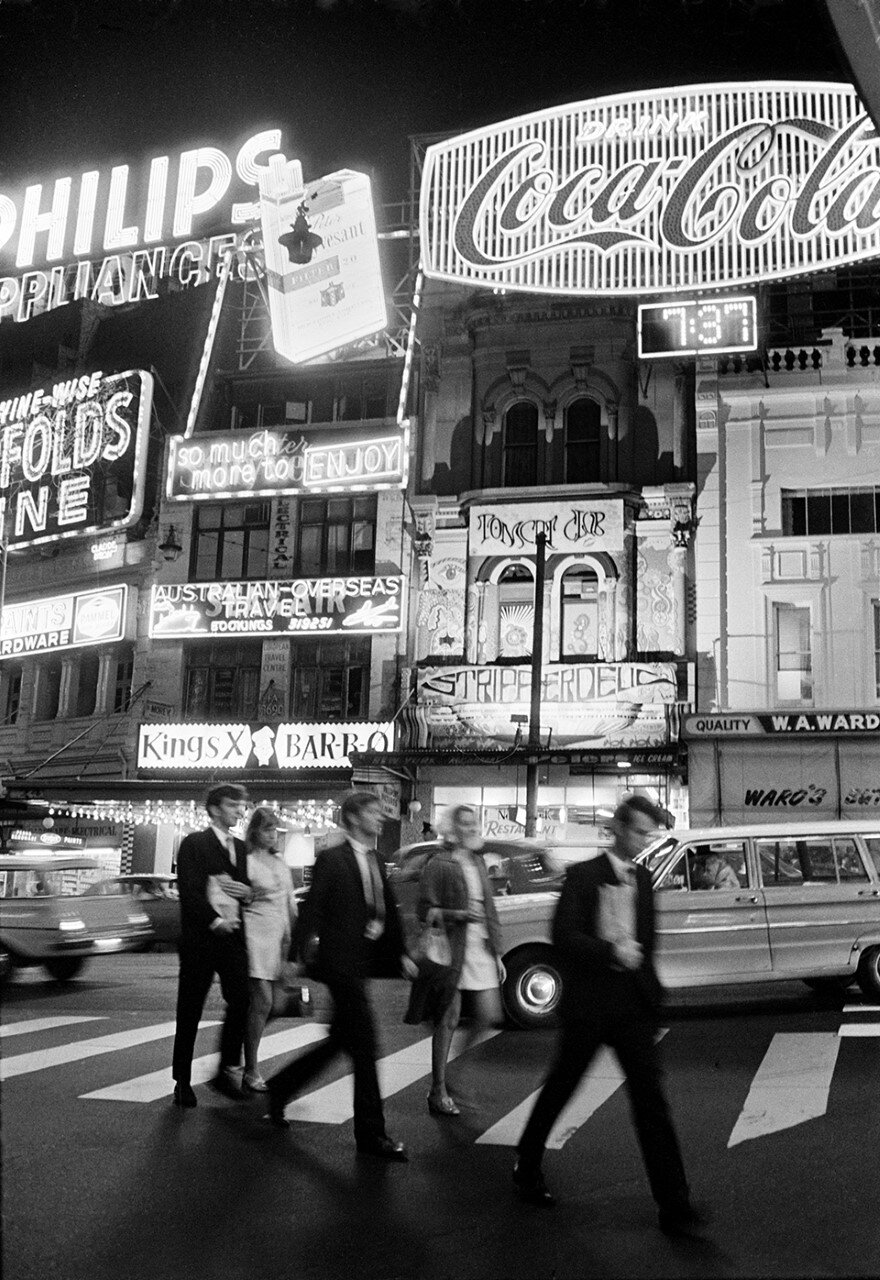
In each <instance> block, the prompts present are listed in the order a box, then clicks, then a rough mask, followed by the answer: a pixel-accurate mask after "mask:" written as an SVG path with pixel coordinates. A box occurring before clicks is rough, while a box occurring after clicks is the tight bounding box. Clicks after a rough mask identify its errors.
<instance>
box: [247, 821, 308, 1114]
mask: <svg viewBox="0 0 880 1280" xmlns="http://www.w3.org/2000/svg"><path fill="white" fill-rule="evenodd" d="M279 829H280V828H279V826H278V817H277V814H276V813H275V811H274V810H273V809H269V808H266V807H262V806H261V807H260V808H257V809H254V811H253V813H252V814H251V819H250V822H249V823H248V827H247V831H246V832H245V836H244V843H245V847H246V848H247V874H248V880H249V881H250V886H251V890H252V891H253V895H254V896H253V898H252V900H251V901H250V902H249V903H248V904H247V905H246V906H245V908H244V936H245V943H246V945H247V955H248V974H249V978H250V1005H249V1007H248V1016H247V1027H246V1030H245V1038H244V1076H243V1077H242V1086H243V1088H244V1090H245V1092H246V1093H265V1092H266V1089H267V1085H266V1082H265V1080H263V1078H262V1076H261V1075H260V1068H259V1061H258V1054H259V1051H260V1040H261V1039H262V1035H263V1031H264V1030H265V1027H266V1022H267V1020H268V1018H269V1015H270V1013H271V1012H272V1009H273V1004H274V1005H277V1004H278V1003H279V1002H280V1001H281V1000H282V999H283V994H284V993H283V990H282V978H283V975H284V969H285V966H286V964H287V958H288V954H289V952H290V939H291V936H292V932H293V925H294V923H295V921H296V898H295V897H294V892H293V876H292V874H291V870H290V867H288V865H287V864H286V862H285V861H284V859H283V858H282V857H281V855H280V854H279V852H278V833H279Z"/></svg>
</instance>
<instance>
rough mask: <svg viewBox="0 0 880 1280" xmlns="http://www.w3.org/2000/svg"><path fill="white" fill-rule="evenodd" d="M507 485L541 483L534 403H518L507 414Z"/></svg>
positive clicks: (505, 456)
mask: <svg viewBox="0 0 880 1280" xmlns="http://www.w3.org/2000/svg"><path fill="white" fill-rule="evenodd" d="M504 483H505V485H509V486H510V487H511V488H519V487H524V486H526V485H535V484H537V483H538V406H537V405H535V404H532V402H531V400H518V401H517V402H516V404H512V405H511V406H510V408H509V409H508V410H507V412H506V413H505V415H504Z"/></svg>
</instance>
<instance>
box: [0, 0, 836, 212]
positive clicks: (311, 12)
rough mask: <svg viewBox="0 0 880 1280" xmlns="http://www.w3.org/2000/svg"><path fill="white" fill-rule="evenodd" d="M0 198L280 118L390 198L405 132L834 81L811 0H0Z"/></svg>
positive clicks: (829, 49)
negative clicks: (609, 98) (683, 93)
mask: <svg viewBox="0 0 880 1280" xmlns="http://www.w3.org/2000/svg"><path fill="white" fill-rule="evenodd" d="M0 52H2V66H3V75H2V84H0V112H2V114H0V119H2V135H0V191H2V190H7V191H9V192H10V193H14V192H18V191H20V189H21V187H22V186H23V185H24V184H25V182H26V181H28V180H31V181H32V180H37V179H43V180H46V179H48V178H51V177H52V176H55V175H58V174H60V173H72V174H73V173H76V172H78V171H81V170H82V169H83V168H85V167H86V166H94V167H97V168H100V169H102V170H104V169H105V168H106V167H107V166H108V165H109V164H111V163H113V162H119V161H121V160H126V161H129V162H130V163H132V164H137V163H138V162H139V161H140V160H142V159H143V158H146V157H147V156H149V155H157V154H161V153H163V152H166V153H171V154H172V155H173V154H174V153H175V152H179V151H180V150H182V149H183V148H184V147H185V146H187V145H192V144H194V143H207V142H214V143H216V144H217V145H219V146H221V147H223V149H224V150H227V152H229V151H231V150H233V144H234V142H235V140H236V139H240V138H242V137H245V136H248V135H250V134H251V133H254V132H256V131H257V129H259V128H261V127H267V126H269V125H277V126H278V127H280V128H281V129H282V132H283V138H284V144H285V150H286V151H287V154H288V155H297V156H299V157H300V158H301V159H302V160H303V164H304V169H305V172H306V176H307V177H308V176H310V175H311V176H316V175H317V174H318V173H325V172H328V171H330V170H331V169H334V168H339V167H341V166H343V165H345V166H348V167H352V168H365V169H367V170H368V171H370V172H371V173H372V175H373V178H374V181H375V182H376V184H377V187H378V191H379V194H380V197H381V199H383V200H385V201H392V200H399V199H402V198H404V197H405V196H406V194H407V183H408V166H409V147H408V143H407V136H408V135H409V134H413V133H431V132H457V131H460V130H463V129H465V128H468V127H473V126H477V125H482V124H488V123H491V122H493V121H496V120H502V119H505V118H506V117H508V116H512V115H516V114H518V113H520V112H522V111H530V110H537V109H540V108H542V107H547V106H552V105H556V104H559V103H564V102H572V101H576V100H578V99H580V98H589V97H593V96H597V95H600V94H603V93H614V92H621V91H625V90H627V89H635V88H650V87H654V86H661V85H675V84H681V83H699V82H703V81H712V80H727V79H731V80H746V79H764V78H775V77H786V78H788V77H790V78H805V79H807V78H813V79H829V80H843V79H848V78H849V77H848V74H847V72H846V70H845V69H844V64H843V63H842V61H840V60H839V59H838V57H837V56H836V50H835V47H834V43H833V41H832V39H831V38H830V32H829V28H828V27H827V26H826V25H825V12H824V5H823V3H822V2H821V0H0Z"/></svg>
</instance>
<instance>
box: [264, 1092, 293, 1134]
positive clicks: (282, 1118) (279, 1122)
mask: <svg viewBox="0 0 880 1280" xmlns="http://www.w3.org/2000/svg"><path fill="white" fill-rule="evenodd" d="M266 1092H267V1093H268V1095H269V1110H268V1112H267V1115H266V1119H267V1120H268V1121H269V1123H270V1124H272V1125H274V1126H275V1128H276V1129H289V1128H290V1121H289V1120H288V1118H287V1116H286V1115H285V1114H284V1103H283V1102H282V1101H281V1100H280V1099H279V1098H276V1097H275V1096H274V1095H273V1093H272V1090H271V1088H269V1086H267V1087H266Z"/></svg>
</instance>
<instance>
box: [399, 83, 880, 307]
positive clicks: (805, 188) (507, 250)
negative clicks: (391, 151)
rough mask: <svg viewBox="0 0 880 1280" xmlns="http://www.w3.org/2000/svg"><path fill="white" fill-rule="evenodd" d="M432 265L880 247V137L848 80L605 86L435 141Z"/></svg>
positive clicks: (614, 287)
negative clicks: (627, 89)
mask: <svg viewBox="0 0 880 1280" xmlns="http://www.w3.org/2000/svg"><path fill="white" fill-rule="evenodd" d="M421 245H422V261H423V264H424V267H425V272H426V274H427V275H429V276H434V277H436V278H437V279H442V280H458V281H461V280H466V281H470V282H474V283H480V282H482V283H485V284H488V285H491V286H495V287H503V288H505V289H523V290H527V291H528V292H530V293H556V294H605V295H609V294H614V295H634V294H645V293H651V292H663V293H666V292H673V293H678V292H681V291H684V290H689V289H694V288H706V287H709V286H711V287H714V288H730V287H732V286H734V285H743V284H747V283H752V282H757V281H762V280H774V279H783V278H785V277H787V276H792V275H799V274H803V273H804V272H807V271H817V270H820V269H827V268H829V267H833V266H839V265H841V264H844V263H850V262H856V261H860V260H862V259H864V258H866V257H871V256H875V255H877V254H880V142H878V136H877V131H876V130H875V128H874V125H873V123H872V122H871V120H870V119H869V117H868V116H867V114H866V112H865V109H864V107H863V106H862V103H861V102H860V101H859V98H858V96H857V94H856V92H855V90H854V89H853V88H851V87H850V86H848V85H844V84H832V83H813V82H799V81H762V82H759V83H743V84H708V85H689V86H686V87H682V88H676V89H663V90H649V91H644V92H639V93H627V94H617V95H614V96H612V97H607V98H593V99H590V100H588V101H585V102H577V103H574V104H571V105H568V106H562V107H556V108H553V109H551V110H548V111H540V112H536V113H534V114H532V115H527V116H519V117H518V118H516V119H513V120H506V121H504V122H502V123H501V124H496V125H492V126H490V127H488V128H485V129H479V130H476V131H474V132H472V133H467V134H463V135H462V136H460V137H458V138H454V139H452V140H450V141H448V142H441V143H438V144H436V145H434V146H432V147H429V148H428V151H427V155H426V158H425V165H424V171H423V177H422V194H421Z"/></svg>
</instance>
